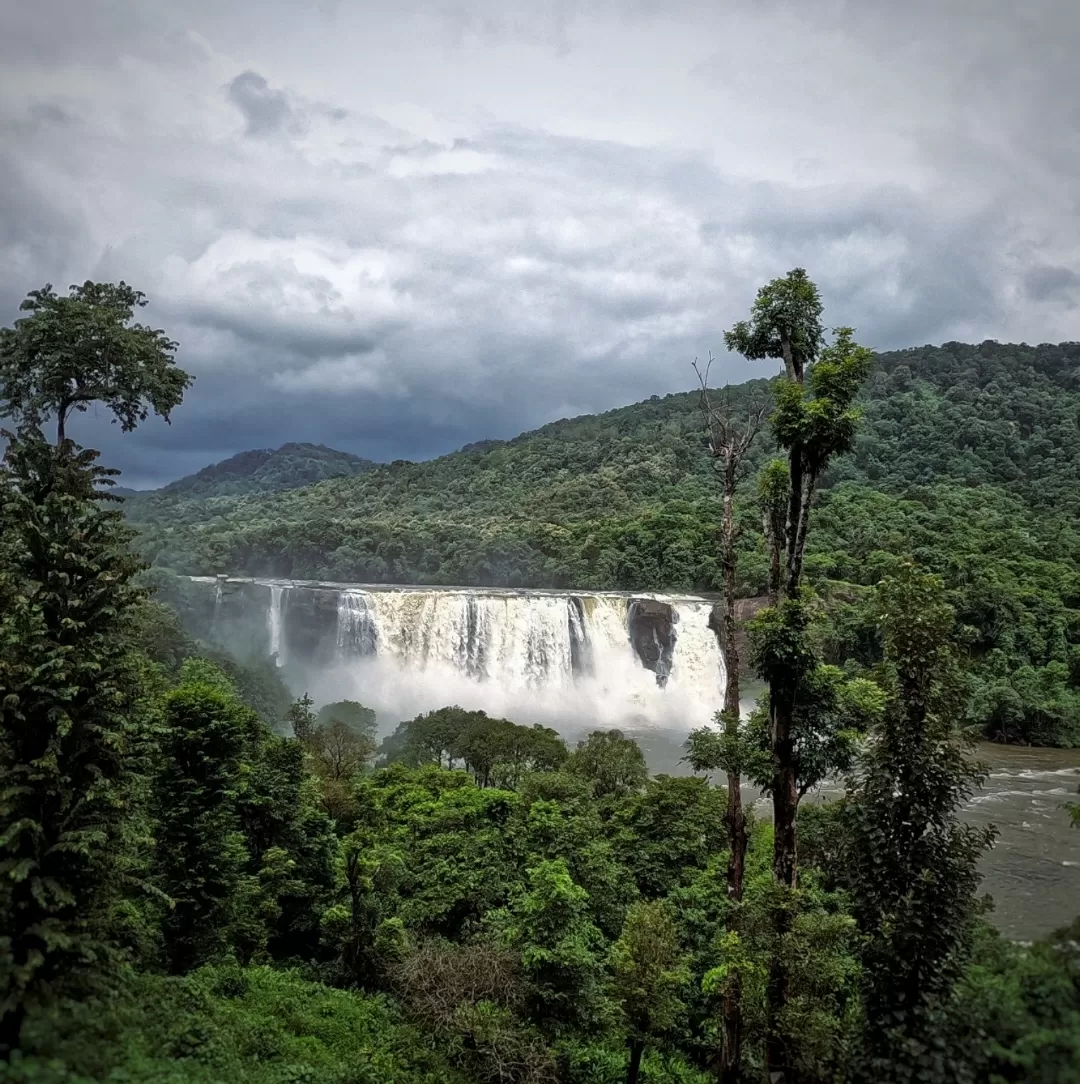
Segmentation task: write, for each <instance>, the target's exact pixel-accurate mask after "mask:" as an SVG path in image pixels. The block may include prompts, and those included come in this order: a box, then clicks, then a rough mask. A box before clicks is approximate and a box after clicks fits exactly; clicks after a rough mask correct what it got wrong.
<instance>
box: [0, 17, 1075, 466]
mask: <svg viewBox="0 0 1080 1084" xmlns="http://www.w3.org/2000/svg"><path fill="white" fill-rule="evenodd" d="M1078 45H1080V9H1077V8H1076V6H1075V4H1073V3H1071V2H1069V3H1066V2H1065V0H1033V3H1031V4H1027V5H1015V4H1010V3H1006V2H1005V0H934V2H931V0H912V2H911V3H909V4H905V5H897V4H892V3H885V0H858V2H857V3H856V2H854V0H850V2H845V0H802V2H798V3H797V2H796V0H755V2H752V0H736V2H734V3H731V4H725V5H704V4H701V3H698V2H695V0H665V2H664V3H661V2H660V0H632V2H630V3H626V2H616V0H595V2H589V3H587V2H580V3H574V2H571V0H559V2H557V3H554V4H550V5H533V4H526V3H525V2H524V0H501V2H497V0H460V2H458V3H453V4H444V5H432V4H430V3H426V2H421V0H394V2H393V3H391V2H390V0H366V2H365V3H364V4H345V3H339V2H333V0H320V2H294V0H290V2H286V0H261V2H260V3H259V4H256V3H255V2H254V0H233V2H231V3H229V4H221V3H219V2H216V0H171V2H169V3H165V2H164V0H139V2H135V0H120V2H117V3H115V4H109V5H91V4H85V3H80V2H79V0H41V2H40V3H39V4H37V5H34V8H33V10H30V9H28V8H27V7H26V6H25V5H8V6H7V7H6V8H5V9H4V11H3V14H0V190H2V191H3V192H4V200H3V202H2V204H0V255H2V257H3V259H2V260H0V307H2V308H0V322H2V323H8V322H10V320H11V319H12V318H14V317H15V316H16V310H17V307H18V303H19V300H20V298H21V297H22V296H24V294H25V293H26V291H27V290H29V289H32V288H34V287H37V286H40V285H42V284H44V283H45V282H52V283H54V284H55V285H58V286H60V287H63V286H66V285H67V284H68V283H69V282H75V281H81V280H83V279H86V278H97V279H119V278H125V279H126V280H128V281H129V282H132V283H134V284H135V285H137V286H138V287H139V288H140V289H143V290H145V291H146V292H147V293H148V295H149V296H150V298H151V302H152V304H151V307H150V308H149V309H148V310H147V315H148V317H149V318H150V319H151V320H152V322H153V323H154V324H155V326H161V327H164V328H166V329H167V330H168V332H169V334H170V335H171V337H173V338H175V339H177V340H179V342H180V343H181V352H180V361H181V364H183V365H184V367H185V368H187V369H188V370H189V371H191V372H192V373H193V374H194V375H195V376H196V378H197V379H196V383H195V385H194V387H193V388H192V390H191V391H190V392H189V394H188V397H187V400H186V401H185V403H184V405H183V406H182V407H181V408H180V409H179V410H177V411H176V412H175V413H174V416H173V424H172V425H171V426H167V425H165V424H164V423H162V422H160V421H150V422H148V423H146V425H144V426H142V427H140V429H139V430H138V431H137V432H136V433H134V434H129V435H121V434H119V433H118V432H117V430H116V428H115V427H112V426H110V425H109V424H108V419H107V418H106V417H104V416H102V415H101V414H100V413H98V414H95V413H94V412H90V413H89V414H88V415H86V416H85V417H83V418H81V419H80V426H81V428H80V431H79V433H80V436H81V438H82V439H84V440H85V441H86V442H87V443H91V444H94V445H95V446H98V447H101V448H102V450H103V454H104V456H105V458H106V459H107V460H108V461H109V462H111V463H114V464H115V465H117V466H120V467H122V468H123V469H124V471H125V481H127V482H128V484H136V485H151V484H160V483H161V482H163V481H166V480H168V479H169V478H171V477H176V476H178V475H180V474H183V473H186V472H188V471H190V470H193V469H197V468H198V467H199V466H202V465H205V464H206V463H207V462H210V461H213V460H215V459H218V458H222V457H223V456H226V455H229V454H232V453H233V452H236V451H239V450H242V449H243V448H248V447H269V446H274V445H277V444H280V443H282V442H284V441H287V440H314V441H322V442H324V443H327V444H330V445H333V446H337V447H341V448H345V449H348V450H351V451H355V452H357V453H358V454H362V455H367V456H370V457H372V458H376V459H393V458H412V459H415V458H421V457H425V456H429V455H435V454H439V453H440V452H443V451H448V450H450V449H452V448H454V447H457V446H459V445H461V444H463V443H466V442H469V441H472V440H477V439H481V438H484V437H508V436H512V435H514V434H515V433H516V432H518V431H520V430H521V429H524V428H529V427H532V426H535V425H539V424H542V423H544V422H546V421H549V420H551V419H553V418H557V417H563V416H568V415H573V414H578V413H583V412H587V411H593V410H602V409H606V408H609V407H612V406H616V405H620V404H622V403H628V402H632V401H634V400H636V399H639V398H643V397H646V396H648V395H650V394H653V393H660V394H662V393H664V392H667V391H673V390H680V389H684V388H686V387H688V386H690V384H691V383H692V380H691V376H692V374H691V372H690V367H689V363H690V360H691V359H692V358H693V357H694V356H695V355H703V354H705V353H707V352H708V350H709V349H710V348H711V349H713V350H714V351H716V352H718V353H720V354H721V357H720V361H719V364H718V367H717V368H714V375H715V374H717V373H719V376H720V379H732V380H740V379H744V378H745V377H748V376H754V375H761V374H762V372H763V371H764V370H762V369H761V368H760V367H755V366H749V365H747V364H746V363H744V362H743V361H742V360H741V359H739V358H734V357H730V356H727V355H724V354H723V351H722V345H721V344H722V336H721V332H722V330H723V328H724V327H726V326H729V325H730V323H731V322H732V321H733V320H735V319H738V318H739V317H741V316H742V315H743V314H744V313H745V311H746V308H747V306H748V305H749V303H750V302H751V300H752V299H753V295H754V291H755V289H756V287H757V286H758V285H760V283H761V282H763V281H765V280H767V279H768V278H771V277H773V276H775V275H778V274H782V273H783V272H785V271H786V270H788V269H789V268H791V267H793V266H805V267H806V268H807V269H808V270H809V271H810V273H811V274H812V276H813V277H814V278H815V279H816V280H817V281H818V282H819V283H820V285H821V287H822V290H823V293H824V295H825V299H826V304H827V308H826V316H827V319H828V320H829V321H830V322H831V323H834V324H841V323H842V324H852V325H854V326H856V327H857V329H858V334H859V337H860V339H861V340H863V341H865V342H867V343H868V344H869V345H872V346H874V347H877V348H879V349H888V348H892V347H900V346H908V345H919V344H922V343H926V342H940V341H944V340H947V339H969V340H971V339H974V340H976V341H978V340H982V339H984V338H997V339H1000V340H1007V339H1015V340H1026V341H1054V340H1062V339H1076V338H1078V337H1080V334H1078V322H1077V321H1078V317H1077V312H1078V301H1080V275H1078V272H1077V270H1075V269H1076V268H1080V215H1078V214H1077V212H1078V210H1080V206H1078V203H1080V197H1078V195H1077V189H1076V186H1075V177H1076V176H1077V175H1080V144H1078V141H1077V138H1076V136H1077V132H1078V131H1080V103H1078V101H1077V98H1076V95H1075V94H1074V93H1072V86H1073V83H1074V79H1075V77H1074V72H1073V65H1074V61H1073V57H1074V55H1075V51H1076V48H1077V46H1078Z"/></svg>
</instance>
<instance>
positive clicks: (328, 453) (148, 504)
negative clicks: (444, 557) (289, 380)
mask: <svg viewBox="0 0 1080 1084" xmlns="http://www.w3.org/2000/svg"><path fill="white" fill-rule="evenodd" d="M376 466H377V464H376V463H373V462H372V461H371V460H370V459H361V458H360V457H359V456H356V455H351V454H350V453H349V452H339V451H336V450H335V449H333V448H327V447H326V445H324V444H296V443H292V444H283V445H282V446H281V447H280V448H259V449H255V450H253V451H250V452H240V453H238V454H237V455H234V456H230V457H229V458H228V459H223V460H222V461H221V462H220V463H214V464H212V465H211V466H209V467H203V469H202V470H200V471H197V472H196V473H195V474H189V475H188V476H187V477H186V478H179V479H177V480H176V481H175V482H170V483H169V484H168V485H167V486H163V487H162V488H161V489H155V490H149V491H145V490H144V491H142V492H140V493H138V494H136V493H135V492H134V491H133V490H123V489H120V488H117V489H115V490H114V492H115V493H116V494H117V495H118V496H124V497H128V498H130V497H132V496H134V497H135V498H136V499H135V502H134V504H136V505H140V506H142V507H144V508H159V507H161V508H163V507H171V506H172V504H173V503H174V502H176V501H178V500H191V499H202V498H208V497H236V496H242V495H245V494H250V493H263V494H265V493H275V492H278V491H280V490H284V489H296V488H298V487H300V486H308V485H311V484H312V483H314V482H321V481H323V480H324V479H326V478H339V477H352V476H354V475H357V474H362V473H363V472H364V471H368V470H372V469H373V468H374V467H376ZM145 514H146V515H150V516H152V515H153V512H150V511H147V512H146V513H145Z"/></svg>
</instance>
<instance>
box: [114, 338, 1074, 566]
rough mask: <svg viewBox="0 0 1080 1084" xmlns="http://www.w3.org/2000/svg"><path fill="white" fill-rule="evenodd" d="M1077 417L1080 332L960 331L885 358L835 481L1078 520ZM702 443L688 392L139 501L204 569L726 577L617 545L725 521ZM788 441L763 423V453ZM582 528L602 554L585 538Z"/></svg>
mask: <svg viewBox="0 0 1080 1084" xmlns="http://www.w3.org/2000/svg"><path fill="white" fill-rule="evenodd" d="M765 392H766V382H764V381H753V382H749V383H747V384H743V385H740V386H738V387H737V388H735V389H733V393H732V395H733V400H734V401H735V403H736V405H737V404H738V403H739V402H740V401H742V400H744V399H745V398H747V397H752V396H755V395H763V394H765ZM1078 419H1080V344H1066V345H1062V346H1040V347H1028V346H1006V345H999V344H996V343H984V344H983V345H982V346H977V347H976V346H965V345H963V344H958V343H949V344H946V345H945V346H943V347H940V348H932V347H923V348H919V349H913V350H905V351H898V352H894V353H889V354H882V355H880V356H879V358H878V364H877V368H876V371H875V373H874V374H873V376H872V377H871V380H870V382H869V385H868V387H867V390H866V395H865V420H864V423H863V426H862V429H861V432H860V435H859V438H858V446H857V449H856V451H855V453H854V455H852V456H850V457H848V458H847V459H846V460H844V461H842V462H841V463H840V464H839V465H838V467H837V468H836V469H835V470H833V472H832V473H831V475H830V477H829V478H828V479H826V483H825V486H824V488H825V489H826V490H827V489H829V488H835V487H836V486H837V485H839V484H841V483H843V482H853V483H858V484H859V485H861V486H868V487H871V488H873V489H874V490H879V491H885V492H890V493H896V494H904V493H907V492H908V491H910V490H911V489H912V487H924V486H933V485H942V484H948V485H952V486H959V487H961V488H963V489H972V488H977V487H986V486H993V487H996V488H997V489H999V490H1000V491H1001V496H1002V498H1004V499H1007V500H1011V501H1014V502H1019V505H1018V507H1020V506H1022V507H1023V508H1024V509H1026V510H1027V513H1028V514H1029V515H1037V516H1040V517H1042V516H1051V517H1053V516H1058V517H1061V518H1062V519H1063V520H1065V521H1068V520H1070V519H1071V520H1075V519H1076V518H1077V517H1078V516H1080V485H1078V484H1077V482H1076V479H1077V477H1080V473H1078V472H1080V427H1078ZM291 447H296V446H290V445H286V446H285V448H291ZM283 451H284V449H283ZM703 451H704V443H703V441H702V439H701V435H700V421H699V417H698V413H697V397H696V395H694V394H693V393H684V394H676V395H668V396H665V397H663V398H660V397H653V398H652V399H650V400H647V401H645V402H642V403H637V404H634V405H633V406H629V407H623V408H620V409H618V410H612V411H608V412H607V413H604V414H599V415H586V416H583V417H580V418H574V419H569V420H564V421H559V422H553V423H551V424H549V425H546V426H543V427H542V428H540V429H537V430H535V431H533V432H531V433H525V434H522V435H521V436H519V437H517V438H515V439H513V440H510V441H505V442H500V441H483V442H480V443H479V444H477V445H472V446H469V447H467V448H465V449H463V450H461V451H459V452H456V453H453V454H451V455H447V456H443V457H441V458H439V459H434V460H430V461H427V462H423V463H403V462H397V463H394V464H390V465H387V466H382V467H378V468H375V469H370V470H367V471H365V472H364V473H361V474H358V475H356V476H353V477H347V478H338V479H333V480H329V481H325V482H323V483H322V484H320V485H316V486H312V487H307V488H290V489H289V491H287V492H279V493H276V494H271V495H267V494H266V493H265V492H261V493H260V492H257V490H258V489H259V487H260V485H262V488H263V489H266V488H271V487H270V486H268V485H263V484H262V482H263V479H264V478H265V476H266V475H267V474H271V473H273V472H272V471H271V470H270V468H271V466H272V464H273V463H274V462H275V460H273V459H271V460H268V461H267V463H266V466H265V468H263V467H260V468H258V469H255V470H252V471H249V472H248V474H247V476H246V480H245V481H244V482H243V483H236V484H237V485H238V486H240V485H242V486H243V488H244V492H242V493H236V492H233V493H222V489H221V488H213V486H214V483H213V482H212V481H211V479H213V478H214V477H215V475H214V474H213V473H210V474H208V473H207V472H218V476H222V475H228V473H229V472H228V471H226V470H223V469H222V468H226V467H227V465H228V464H230V463H233V462H234V461H235V460H236V459H242V458H243V457H234V460H228V461H226V463H225V464H219V465H218V466H217V467H215V468H207V471H204V472H200V474H199V475H195V476H193V478H191V479H183V480H181V482H177V483H173V484H172V486H168V487H166V488H165V489H164V490H162V491H159V493H158V494H157V495H156V497H155V500H154V501H153V502H152V503H150V504H143V505H140V506H139V507H137V508H132V509H131V514H132V518H133V519H135V520H136V521H138V522H140V523H141V524H142V525H143V529H144V532H145V540H146V545H147V548H148V552H149V554H150V555H151V556H152V557H153V558H154V560H155V563H158V564H164V565H167V566H170V567H173V568H177V569H178V570H183V571H190V572H214V571H229V572H241V571H248V572H258V573H264V574H265V573H276V574H281V575H296V576H316V575H318V576H333V577H336V578H340V579H364V580H372V581H380V580H405V581H413V582H432V583H449V582H482V583H487V582H490V583H504V584H529V585H534V586H544V585H548V586H552V585H561V584H575V585H577V586H586V585H592V586H617V585H624V586H628V587H636V586H646V581H648V582H649V583H652V585H654V586H659V585H660V584H665V585H669V586H681V587H693V586H697V587H707V586H715V581H714V574H713V571H712V570H711V567H710V566H709V565H708V563H707V561H706V562H705V563H704V564H702V563H701V559H700V557H697V556H695V557H693V558H692V559H691V560H690V561H689V562H687V561H686V560H669V559H664V560H662V561H661V564H662V566H663V567H655V568H641V569H640V570H638V571H640V573H641V577H643V579H642V578H641V577H639V576H638V574H637V573H636V572H635V570H634V568H632V567H630V566H628V565H627V564H626V563H625V559H624V560H623V561H622V563H616V564H615V565H612V563H611V559H612V555H611V554H610V553H607V555H606V556H605V551H608V550H609V546H608V545H607V543H608V541H609V539H608V536H609V534H610V532H611V531H616V533H618V532H619V531H620V530H622V528H623V527H626V526H628V525H630V524H633V525H634V531H633V532H632V533H634V534H635V537H637V539H638V541H639V542H640V543H642V544H644V543H645V541H646V537H649V538H651V537H652V536H653V535H655V534H656V533H657V531H659V532H660V533H661V534H663V533H665V532H666V531H667V527H666V526H664V525H663V524H657V523H656V522H655V521H656V520H657V517H659V518H660V519H662V520H665V522H666V521H667V520H669V519H670V517H672V516H674V517H675V518H676V519H680V518H681V517H683V516H685V515H687V514H689V513H691V512H692V513H693V514H694V518H695V519H700V518H701V513H702V512H704V513H705V514H706V518H710V517H709V515H708V509H709V508H710V507H711V506H712V505H713V504H714V502H715V496H716V493H715V486H714V482H713V479H712V478H711V476H710V474H711V464H710V461H709V459H708V457H707V456H705V455H704V454H703ZM261 454H263V453H252V455H261ZM769 454H770V451H769V448H768V442H767V440H766V438H764V437H762V438H761V439H760V440H759V441H758V443H757V445H756V448H755V458H756V460H757V461H758V462H760V461H762V460H763V459H764V458H765V457H766V456H767V455H769ZM204 476H205V477H206V482H203V481H202V479H203V477H204ZM230 481H231V479H230ZM228 484H229V482H228V481H222V482H221V483H220V485H221V486H222V487H224V486H227V485H228ZM273 488H277V489H284V488H285V486H283V485H278V486H276V487H273ZM207 497H213V498H215V499H212V500H210V501H206V500H205V498H207ZM210 520H213V521H214V522H213V525H212V526H211V525H210V524H209V521H210ZM668 526H670V524H668ZM654 528H655V529H654ZM642 532H644V534H642ZM571 538H573V539H574V540H575V541H576V542H579V543H581V545H582V546H583V547H584V551H583V552H576V551H568V550H567V547H566V545H565V544H564V543H565V542H568V541H570V539H571ZM626 541H627V542H631V541H633V540H632V539H629V538H628V539H626ZM636 548H639V549H640V548H641V546H640V545H639V546H637V547H636ZM672 556H674V555H672ZM687 556H689V555H687ZM565 561H569V564H565V563H564V562H565ZM673 577H674V579H673ZM583 578H584V581H587V582H583Z"/></svg>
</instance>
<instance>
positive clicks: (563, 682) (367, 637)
mask: <svg viewBox="0 0 1080 1084" xmlns="http://www.w3.org/2000/svg"><path fill="white" fill-rule="evenodd" d="M245 582H246V583H247V584H249V585H250V586H249V587H245V588H243V589H242V590H241V591H239V592H230V600H231V601H230V602H229V606H230V607H232V608H233V609H232V610H231V613H232V614H233V616H232V618H230V620H233V621H235V620H237V619H238V618H237V614H238V613H240V614H241V617H242V612H243V610H244V607H248V608H249V609H250V606H251V602H249V601H248V600H249V599H250V600H254V599H258V598H259V597H260V594H261V597H262V598H263V599H265V598H266V597H267V596H266V594H265V592H267V591H268V593H269V600H268V603H266V602H264V603H262V605H263V606H264V607H266V609H265V610H264V613H265V626H264V628H265V630H266V632H268V634H269V636H268V639H269V650H270V654H271V655H273V656H276V658H277V664H278V665H279V666H283V667H286V668H287V669H288V671H289V673H290V675H295V678H296V680H297V681H300V680H302V681H303V682H305V683H309V682H310V687H312V688H315V687H318V688H320V689H322V690H324V696H325V697H326V698H328V699H334V698H335V696H337V697H348V698H350V699H358V700H360V701H361V702H363V703H366V704H370V705H371V706H373V707H375V708H376V710H378V711H382V712H385V713H387V714H390V715H391V716H392V717H397V718H408V717H409V716H410V715H411V714H417V713H418V712H420V711H428V710H431V709H433V708H436V707H440V706H442V705H444V704H449V703H459V704H461V705H462V706H471V707H479V708H483V709H484V710H486V711H488V712H489V713H491V714H498V715H505V716H506V717H508V718H513V719H516V720H518V721H524V722H531V721H542V722H546V723H548V724H550V725H556V726H558V725H565V726H570V725H571V724H573V725H578V726H579V725H582V724H584V725H590V724H591V725H602V726H603V725H609V726H624V725H625V726H636V727H643V726H644V727H647V726H660V727H665V728H671V727H677V728H681V729H689V728H690V727H692V726H700V725H705V724H707V723H709V722H710V721H711V720H712V717H713V715H714V713H715V712H716V711H717V710H719V708H720V707H721V705H722V702H723V693H724V684H725V679H726V674H725V670H724V660H723V656H722V654H721V652H720V648H719V645H718V643H717V640H716V636H715V634H714V632H713V630H712V629H711V627H710V624H709V616H710V613H711V608H712V604H711V603H710V602H709V601H708V600H707V599H704V598H700V597H695V596H669V595H660V594H646V595H630V594H621V593H616V592H599V593H571V592H556V591H526V590H508V589H497V588H485V589H481V588H419V587H395V586H382V585H379V586H369V585H346V584H323V583H310V584H306V583H300V582H294V583H289V584H282V583H280V582H274V581H257V580H256V581H245ZM220 589H221V588H220V584H219V585H218V588H217V590H218V591H219V592H220ZM286 626H287V627H286ZM264 635H265V633H264ZM263 642H264V643H265V642H266V641H265V640H264V641H263ZM286 647H288V650H286ZM329 690H333V695H331V694H330V691H329Z"/></svg>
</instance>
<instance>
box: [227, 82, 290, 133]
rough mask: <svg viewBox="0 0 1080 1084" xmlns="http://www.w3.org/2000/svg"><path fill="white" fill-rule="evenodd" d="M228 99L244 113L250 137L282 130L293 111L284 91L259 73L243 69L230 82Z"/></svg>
mask: <svg viewBox="0 0 1080 1084" xmlns="http://www.w3.org/2000/svg"><path fill="white" fill-rule="evenodd" d="M229 101H230V102H232V103H233V105H235V106H236V107H237V109H239V110H240V112H241V113H243V114H244V120H245V122H246V125H247V128H246V131H247V134H248V135H249V136H260V135H267V134H269V133H271V132H278V131H280V130H281V129H282V128H283V127H284V126H285V125H286V123H288V121H289V118H290V116H291V113H292V110H291V109H290V108H289V100H288V98H287V97H286V96H285V93H284V91H281V90H271V88H270V84H269V83H268V82H267V81H266V80H265V79H264V78H263V77H262V76H261V75H259V73H258V72H252V71H247V72H241V73H240V74H239V75H238V76H237V77H236V78H235V79H234V80H233V81H232V82H231V83H230V84H229Z"/></svg>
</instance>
